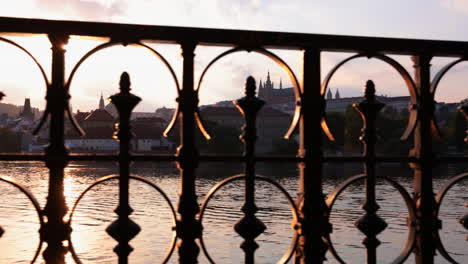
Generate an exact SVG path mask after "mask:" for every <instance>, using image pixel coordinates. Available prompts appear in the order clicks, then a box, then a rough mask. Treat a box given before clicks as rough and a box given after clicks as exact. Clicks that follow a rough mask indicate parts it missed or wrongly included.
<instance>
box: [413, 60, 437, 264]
mask: <svg viewBox="0 0 468 264" xmlns="http://www.w3.org/2000/svg"><path fill="white" fill-rule="evenodd" d="M431 58H432V57H431V56H430V55H427V54H422V55H419V56H414V57H412V59H413V62H414V68H415V83H416V88H417V89H418V96H419V103H420V108H419V111H418V121H417V125H416V128H415V131H414V147H413V149H412V150H411V151H410V156H412V157H415V158H417V161H416V162H414V163H411V164H410V165H411V167H412V169H413V171H414V180H413V189H414V200H415V204H416V217H417V220H418V221H417V222H416V230H417V233H416V248H415V259H416V263H417V264H431V263H434V255H435V248H436V245H435V240H434V239H433V232H435V230H437V228H438V221H437V218H436V217H435V216H434V215H435V214H434V210H435V200H434V191H433V185H432V169H433V167H434V154H433V152H432V135H431V121H432V117H433V111H434V97H433V95H432V94H431V92H430V66H431V65H430V61H431Z"/></svg>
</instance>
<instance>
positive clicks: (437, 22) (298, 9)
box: [0, 0, 468, 111]
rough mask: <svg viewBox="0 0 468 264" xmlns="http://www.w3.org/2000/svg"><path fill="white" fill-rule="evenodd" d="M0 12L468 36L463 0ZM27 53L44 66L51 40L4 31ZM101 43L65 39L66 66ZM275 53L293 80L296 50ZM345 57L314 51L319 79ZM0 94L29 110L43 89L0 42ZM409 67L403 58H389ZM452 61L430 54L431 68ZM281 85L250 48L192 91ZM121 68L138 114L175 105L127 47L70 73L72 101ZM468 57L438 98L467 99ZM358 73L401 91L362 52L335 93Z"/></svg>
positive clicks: (159, 75)
mask: <svg viewBox="0 0 468 264" xmlns="http://www.w3.org/2000/svg"><path fill="white" fill-rule="evenodd" d="M0 16H9V17H26V18H43V19H66V20H85V21H103V22H116V23H132V24H148V25H171V26H191V27H214V28H230V29H248V30H268V31H284V32H301V33H322V34H338V35H360V36H385V37H399V38H418V39H442V40H460V41H468V1H465V0H413V1H407V0H394V1H376V0H354V1H338V0H328V1H313V0H296V1H294V0H268V1H266V0H252V1H248V0H240V1H230V0H204V1H201V0H182V1H157V0H132V1H130V0H88V1H84V0H83V1H78V0H18V1H10V2H9V3H8V5H4V6H2V9H0ZM6 37H7V38H10V39H13V40H15V41H17V42H18V43H21V44H22V45H24V47H26V48H27V49H28V50H30V51H31V52H32V53H33V54H34V55H35V56H36V57H37V58H38V60H39V61H40V63H41V64H42V65H43V66H44V69H45V70H46V72H47V73H48V74H49V73H50V44H49V43H48V40H47V38H46V37H45V36H39V37H33V38H31V37H28V38H24V37H17V36H6ZM100 43H102V42H100V41H97V40H89V39H76V38H73V39H71V40H70V42H69V44H68V45H67V72H68V73H69V72H70V71H71V69H72V67H73V65H74V64H75V63H76V62H77V61H78V60H79V58H80V57H81V56H83V55H84V54H85V53H86V51H87V50H90V49H92V48H93V47H94V46H96V45H98V44H100ZM152 47H154V48H156V49H157V50H158V51H160V52H161V53H162V54H163V55H164V56H166V58H167V59H168V61H169V62H170V63H171V65H172V66H173V68H174V70H175V71H176V72H177V74H178V77H179V81H180V72H181V60H180V55H179V54H180V51H179V47H178V46H176V45H152ZM224 50H226V48H213V47H199V48H197V50H196V54H197V56H196V65H195V66H196V76H199V74H200V72H201V71H202V70H203V68H204V67H205V66H206V64H208V63H209V61H210V60H211V59H212V58H214V57H215V56H216V55H217V54H219V53H221V52H223V51H224ZM274 52H277V54H278V55H279V56H281V57H282V58H283V59H284V60H286V61H287V63H289V64H290V66H291V67H292V68H293V70H294V71H295V73H296V74H298V75H299V78H300V67H301V63H300V59H301V53H300V52H299V51H284V50H282V51H276V50H275V51H274ZM349 55H350V54H329V53H326V54H324V55H323V67H322V68H323V76H324V75H326V72H327V71H328V70H329V69H330V68H331V67H332V66H333V65H334V64H336V63H337V62H338V61H339V60H340V59H342V58H345V57H346V56H349ZM0 57H1V58H2V60H1V61H0V67H1V69H2V71H1V73H2V74H1V78H0V91H3V92H5V93H6V94H7V97H6V98H5V100H4V101H5V102H6V103H14V104H21V103H22V102H23V101H24V98H25V97H31V99H32V104H33V106H35V107H41V108H42V107H43V105H44V99H43V98H44V95H45V87H44V84H43V81H42V79H41V76H40V74H39V71H38V70H37V68H36V67H35V65H33V64H32V63H31V61H30V60H29V59H28V58H27V57H26V56H25V55H23V54H22V53H21V52H19V51H18V50H17V49H15V48H13V47H10V46H8V45H6V44H4V43H1V42H0ZM396 58H397V59H398V60H399V61H401V62H402V63H403V65H404V66H406V67H407V70H408V71H412V67H411V62H410V59H409V58H408V57H396ZM453 59H454V58H448V59H447V58H435V59H434V60H433V72H435V71H437V70H438V69H440V68H441V67H442V66H443V65H444V64H445V63H447V62H449V61H451V60H453ZM268 70H269V71H270V74H271V76H272V78H273V79H272V81H274V82H275V84H276V85H278V84H279V81H280V78H281V79H282V82H283V87H288V86H290V81H289V80H288V77H287V74H286V72H284V71H283V70H282V69H281V68H280V67H279V66H277V65H275V64H274V63H273V62H272V61H270V60H268V59H266V58H265V57H263V56H261V55H257V54H247V53H245V54H244V53H240V54H238V55H231V56H230V57H227V58H226V59H224V60H222V61H220V62H218V63H217V64H216V66H215V67H214V68H213V70H212V71H210V72H209V73H208V74H207V76H206V81H205V82H204V83H203V86H202V90H201V93H200V99H201V104H207V103H213V102H216V101H219V100H226V99H235V98H237V97H239V96H241V94H242V86H243V84H244V81H245V78H246V77H247V76H248V75H253V76H254V77H255V78H256V79H257V81H259V79H260V78H262V79H263V80H265V77H266V74H267V71H268ZM122 71H128V72H129V73H130V75H131V78H132V86H133V88H134V90H133V92H134V93H135V94H137V95H139V96H141V97H143V102H142V103H141V104H140V106H139V107H138V108H137V111H154V110H155V109H156V108H158V107H161V106H169V107H172V106H174V105H175V102H174V99H175V97H176V92H175V86H174V84H173V82H172V80H171V78H170V75H169V73H168V71H167V70H166V69H165V68H164V67H163V65H162V64H161V63H160V62H159V61H158V60H156V59H155V58H154V57H153V56H152V55H151V54H150V53H149V52H148V51H146V50H144V49H142V48H136V47H113V48H110V49H106V50H104V51H101V52H99V53H97V54H96V55H95V56H93V57H92V58H90V59H89V60H88V61H87V62H86V63H85V64H84V65H83V66H82V68H80V69H79V71H78V72H77V75H76V76H75V79H74V81H73V83H72V86H71V94H72V101H71V103H72V106H73V109H74V110H75V111H76V110H78V109H80V110H82V111H84V110H91V109H94V108H96V107H97V103H98V99H99V96H100V94H101V93H103V95H104V96H105V97H108V96H109V95H111V94H113V93H115V92H117V84H118V77H119V75H120V73H121V72H122ZM467 73H468V63H462V64H460V65H458V66H457V67H455V68H454V69H453V70H452V71H451V72H450V74H449V75H447V77H446V78H444V79H443V81H442V84H441V85H440V91H439V92H438V94H437V97H436V99H437V101H445V102H457V101H460V100H462V99H464V98H466V97H468V89H467V83H468V76H467ZM367 79H373V80H374V81H375V83H376V85H377V92H378V93H379V94H387V95H389V96H396V95H407V94H408V92H407V90H406V88H405V87H404V82H403V81H402V80H401V79H400V78H399V77H398V75H397V74H396V72H395V71H393V70H392V69H391V68H390V67H389V66H386V65H385V64H383V63H381V62H376V61H373V60H370V61H368V60H367V59H362V60H357V61H355V62H352V63H349V64H347V65H346V66H345V67H344V68H343V69H342V70H341V71H340V72H339V73H338V74H337V75H336V78H335V79H334V80H333V82H332V83H331V87H332V90H333V92H335V90H336V89H337V88H338V89H339V90H340V93H341V95H342V96H357V95H360V93H361V90H362V88H361V87H362V86H363V84H364V83H365V81H366V80H367Z"/></svg>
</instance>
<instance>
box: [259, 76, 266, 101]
mask: <svg viewBox="0 0 468 264" xmlns="http://www.w3.org/2000/svg"><path fill="white" fill-rule="evenodd" d="M258 97H260V98H265V91H264V88H263V84H262V79H260V83H259V84H258Z"/></svg>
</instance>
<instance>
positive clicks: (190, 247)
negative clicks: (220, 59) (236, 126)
mask: <svg viewBox="0 0 468 264" xmlns="http://www.w3.org/2000/svg"><path fill="white" fill-rule="evenodd" d="M181 47H182V58H183V68H182V69H183V70H182V71H183V72H182V90H181V92H180V97H179V98H178V103H179V107H180V119H179V122H180V146H179V147H178V149H177V165H178V168H179V170H180V193H179V204H178V209H177V212H178V213H179V214H180V219H179V220H178V224H177V236H178V237H179V238H180V242H179V244H178V250H179V263H198V260H197V258H198V254H199V252H200V249H199V247H198V245H197V244H196V243H195V239H197V238H199V237H200V234H201V229H202V228H201V225H200V222H199V221H198V220H197V219H196V215H197V214H198V211H199V206H198V202H197V195H196V190H195V169H196V167H197V166H198V152H197V149H196V147H195V111H196V108H197V105H198V98H197V94H196V92H195V90H194V85H193V81H194V77H193V75H194V59H193V58H194V56H195V54H194V50H195V47H196V43H193V42H183V43H182V44H181Z"/></svg>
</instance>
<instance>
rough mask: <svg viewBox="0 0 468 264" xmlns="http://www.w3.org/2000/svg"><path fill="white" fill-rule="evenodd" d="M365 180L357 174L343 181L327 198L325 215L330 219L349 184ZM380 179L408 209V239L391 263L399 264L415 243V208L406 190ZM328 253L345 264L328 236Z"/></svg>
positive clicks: (363, 175)
mask: <svg viewBox="0 0 468 264" xmlns="http://www.w3.org/2000/svg"><path fill="white" fill-rule="evenodd" d="M365 178H366V175H365V174H358V175H355V176H351V177H349V178H348V179H346V180H345V181H343V182H342V183H341V184H339V185H338V186H337V187H336V188H335V189H334V190H333V192H332V193H330V195H329V196H328V198H327V201H326V204H327V208H328V212H327V215H328V217H330V214H331V210H332V209H333V205H334V204H335V201H336V200H337V198H338V196H339V195H340V194H341V193H342V192H343V191H344V190H345V189H346V188H348V187H349V186H350V185H351V184H353V183H356V182H358V181H363V180H364V179H365ZM379 178H380V179H383V180H385V181H386V182H388V183H389V184H390V185H391V186H392V187H394V188H395V189H397V191H398V192H399V193H400V195H401V196H402V197H403V200H404V201H405V203H406V207H407V209H408V229H409V232H408V238H407V240H406V244H405V246H404V248H403V250H402V251H401V252H400V254H399V255H398V257H396V258H395V259H394V260H393V261H392V262H391V263H392V264H399V263H403V262H404V261H405V260H406V259H407V258H408V257H409V255H410V254H411V251H412V250H413V247H414V243H415V238H416V230H415V227H414V225H413V223H415V221H416V208H415V207H414V203H413V199H412V198H411V195H410V194H409V193H408V192H407V191H406V189H405V188H404V187H403V186H401V185H400V184H399V183H398V182H396V181H394V180H392V179H390V178H388V177H379ZM326 240H327V243H328V246H329V249H330V252H331V253H332V255H333V256H334V257H335V258H336V260H337V261H338V262H340V263H342V264H344V263H346V262H345V261H344V260H343V259H342V258H341V257H340V256H339V254H338V253H337V251H336V249H335V247H334V246H333V242H332V240H331V237H330V236H329V235H328V236H327V237H326Z"/></svg>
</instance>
